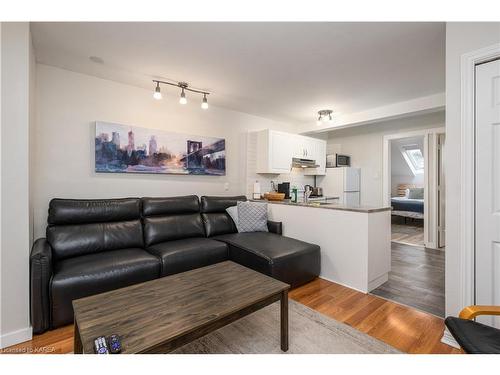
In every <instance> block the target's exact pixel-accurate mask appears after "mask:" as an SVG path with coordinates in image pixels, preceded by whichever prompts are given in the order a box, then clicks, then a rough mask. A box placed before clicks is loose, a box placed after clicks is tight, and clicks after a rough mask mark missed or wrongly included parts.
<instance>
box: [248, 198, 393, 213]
mask: <svg viewBox="0 0 500 375" xmlns="http://www.w3.org/2000/svg"><path fill="white" fill-rule="evenodd" d="M251 201H252V202H262V203H269V204H284V205H288V206H299V207H312V208H324V209H328V210H339V211H352V212H363V213H372V212H382V211H390V210H391V207H370V206H346V205H342V204H336V203H326V204H325V203H323V204H320V203H319V202H309V203H304V202H298V203H294V202H292V201H291V200H289V199H285V200H282V201H268V200H266V199H252V200H251Z"/></svg>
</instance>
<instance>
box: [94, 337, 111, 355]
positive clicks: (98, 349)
mask: <svg viewBox="0 0 500 375" xmlns="http://www.w3.org/2000/svg"><path fill="white" fill-rule="evenodd" d="M94 351H95V354H109V350H108V345H107V344H106V338H105V337H104V336H99V337H97V338H96V339H94Z"/></svg>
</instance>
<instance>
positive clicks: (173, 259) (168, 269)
mask: <svg viewBox="0 0 500 375" xmlns="http://www.w3.org/2000/svg"><path fill="white" fill-rule="evenodd" d="M147 250H148V251H149V252H150V253H151V254H154V255H156V256H157V257H158V258H160V259H161V275H162V276H167V275H173V274H176V273H179V272H184V271H189V270H192V269H195V268H200V267H204V266H208V265H210V264H214V263H218V262H222V261H225V260H227V259H228V252H227V245H226V244H225V243H223V242H220V241H215V240H212V239H210V238H185V239H182V240H176V241H167V242H163V243H160V244H156V245H153V246H150V247H148V248H147Z"/></svg>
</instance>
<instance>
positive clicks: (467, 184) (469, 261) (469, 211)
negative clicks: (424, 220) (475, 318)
mask: <svg viewBox="0 0 500 375" xmlns="http://www.w3.org/2000/svg"><path fill="white" fill-rule="evenodd" d="M498 57H500V44H494V45H492V46H489V47H486V48H482V49H479V50H476V51H472V52H469V53H466V54H463V55H462V56H461V65H460V68H461V121H460V130H461V143H460V156H461V160H460V165H461V180H460V234H459V235H460V248H459V251H460V264H459V267H460V269H459V278H460V281H459V288H460V289H459V298H460V304H461V306H463V307H465V306H469V305H472V304H474V301H475V296H474V294H475V293H474V248H475V237H474V225H475V217H474V215H475V208H474V207H475V196H474V195H475V187H474V183H475V175H474V174H475V171H474V162H475V145H474V141H475V124H474V122H475V110H474V101H475V67H476V65H477V64H479V63H482V62H485V61H488V60H491V59H495V58H498Z"/></svg>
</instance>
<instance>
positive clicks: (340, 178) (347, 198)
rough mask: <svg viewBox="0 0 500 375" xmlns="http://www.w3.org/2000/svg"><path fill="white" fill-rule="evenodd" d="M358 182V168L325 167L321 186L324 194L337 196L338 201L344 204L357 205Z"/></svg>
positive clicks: (359, 176)
mask: <svg viewBox="0 0 500 375" xmlns="http://www.w3.org/2000/svg"><path fill="white" fill-rule="evenodd" d="M360 182H361V169H360V168H351V167H341V168H326V176H325V177H324V178H323V181H321V187H322V188H323V195H324V196H328V197H332V196H333V197H339V203H340V204H343V205H346V206H359V204H360V190H361V188H360Z"/></svg>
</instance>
